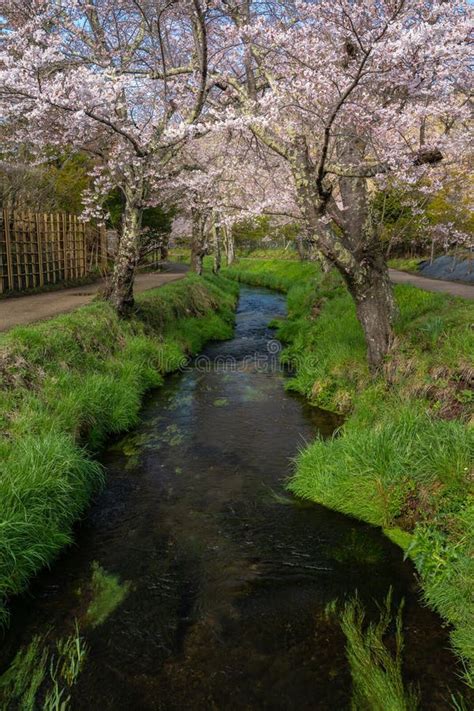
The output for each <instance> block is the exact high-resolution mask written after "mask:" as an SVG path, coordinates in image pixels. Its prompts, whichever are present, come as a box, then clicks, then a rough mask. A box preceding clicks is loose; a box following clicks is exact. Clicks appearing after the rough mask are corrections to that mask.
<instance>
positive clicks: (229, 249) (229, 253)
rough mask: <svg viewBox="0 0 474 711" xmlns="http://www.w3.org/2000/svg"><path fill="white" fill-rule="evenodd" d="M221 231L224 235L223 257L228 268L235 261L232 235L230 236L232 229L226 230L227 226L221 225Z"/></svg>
mask: <svg viewBox="0 0 474 711" xmlns="http://www.w3.org/2000/svg"><path fill="white" fill-rule="evenodd" d="M222 231H223V234H224V249H225V257H226V264H227V266H228V267H230V266H231V264H233V262H234V260H235V242H234V235H233V234H232V228H230V229H229V228H228V227H227V225H223V227H222Z"/></svg>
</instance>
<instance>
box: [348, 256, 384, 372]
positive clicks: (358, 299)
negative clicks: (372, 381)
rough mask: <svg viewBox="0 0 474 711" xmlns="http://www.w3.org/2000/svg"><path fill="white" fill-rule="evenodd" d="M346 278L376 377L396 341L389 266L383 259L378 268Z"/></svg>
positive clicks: (367, 268) (371, 369) (374, 266)
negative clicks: (355, 277) (394, 339)
mask: <svg viewBox="0 0 474 711" xmlns="http://www.w3.org/2000/svg"><path fill="white" fill-rule="evenodd" d="M343 276H344V278H345V280H346V283H347V286H348V289H349V292H350V294H351V296H352V298H353V299H354V302H355V307H356V314H357V318H358V320H359V322H360V324H361V326H362V329H363V331H364V335H365V340H366V344H367V361H368V364H369V368H370V371H371V372H372V373H373V374H376V373H377V372H378V371H379V370H380V368H381V366H382V364H383V361H384V359H385V356H386V355H387V353H388V352H389V350H390V347H391V345H392V342H393V332H392V322H393V317H394V313H395V304H394V299H393V292H392V286H391V283H390V278H389V275H388V270H387V267H386V265H385V264H384V263H383V261H382V260H380V262H379V263H377V264H375V265H374V264H371V265H369V266H367V267H366V268H365V269H364V271H363V273H362V276H360V275H359V276H358V278H357V279H352V278H351V277H350V276H348V275H347V273H346V274H343Z"/></svg>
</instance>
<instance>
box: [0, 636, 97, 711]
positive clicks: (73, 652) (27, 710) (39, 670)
mask: <svg viewBox="0 0 474 711" xmlns="http://www.w3.org/2000/svg"><path fill="white" fill-rule="evenodd" d="M86 656H87V647H86V645H85V643H84V640H83V638H82V637H81V635H80V632H79V627H78V626H77V622H76V624H75V629H74V632H73V633H72V634H71V635H69V636H68V637H64V638H62V639H59V640H57V641H56V643H55V644H53V642H52V641H51V640H50V639H48V637H47V635H45V636H41V635H36V636H35V637H33V639H32V640H31V642H30V644H28V645H27V646H25V647H21V649H20V650H19V651H18V653H17V654H16V656H15V658H14V660H13V662H12V663H11V665H10V666H9V668H8V669H7V671H6V672H5V673H4V674H3V675H2V676H0V709H1V710H2V711H14V710H15V711H16V710H17V711H35V710H36V709H39V708H41V709H43V711H66V710H67V709H68V708H69V702H70V690H71V688H72V687H73V686H74V684H75V683H76V681H77V679H78V677H79V674H80V673H81V671H82V667H83V665H84V662H85V659H86Z"/></svg>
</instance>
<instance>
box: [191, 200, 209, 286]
mask: <svg viewBox="0 0 474 711" xmlns="http://www.w3.org/2000/svg"><path fill="white" fill-rule="evenodd" d="M205 221H206V218H205V216H204V215H203V214H202V213H201V212H200V211H199V210H196V209H194V208H193V210H192V235H191V271H193V272H195V274H198V275H199V276H201V274H202V269H203V260H204V257H205V255H206V254H207V239H206V232H205V229H204V228H205Z"/></svg>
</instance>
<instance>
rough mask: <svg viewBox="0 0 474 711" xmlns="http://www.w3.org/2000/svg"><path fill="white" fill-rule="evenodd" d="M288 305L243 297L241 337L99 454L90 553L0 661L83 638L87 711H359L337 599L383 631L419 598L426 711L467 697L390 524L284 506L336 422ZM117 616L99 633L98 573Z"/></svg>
mask: <svg viewBox="0 0 474 711" xmlns="http://www.w3.org/2000/svg"><path fill="white" fill-rule="evenodd" d="M285 312H286V306H285V299H284V297H283V296H281V295H279V294H276V293H274V292H270V291H267V290H263V289H250V288H243V289H242V291H241V297H240V301H239V306H238V311H237V321H236V330H235V335H234V338H233V339H232V340H230V341H227V342H223V343H216V344H211V345H209V346H208V347H207V349H206V350H205V352H204V354H203V355H202V356H200V357H199V358H197V359H195V360H194V361H193V362H192V363H191V364H190V366H189V367H188V368H186V369H184V371H183V372H182V373H178V374H176V375H174V376H171V377H170V378H168V379H167V381H166V384H165V385H164V387H162V388H160V389H159V390H157V391H156V392H154V393H152V394H151V395H150V396H149V397H148V399H147V401H146V402H145V404H144V407H143V412H142V420H141V424H140V425H139V427H137V429H136V430H135V431H133V432H132V433H130V434H128V435H127V436H126V437H125V438H124V439H122V440H121V441H119V442H115V443H112V444H111V445H110V447H109V448H108V449H107V450H106V451H105V452H104V454H103V456H102V463H103V465H104V467H105V469H106V475H107V481H106V486H105V488H104V490H103V492H102V493H101V494H100V495H99V496H98V497H97V499H96V501H95V502H94V504H93V505H92V507H91V509H90V511H89V513H88V515H87V517H86V518H85V520H84V521H83V523H82V524H81V525H80V526H78V528H77V531H76V539H75V545H74V546H73V547H71V548H69V549H68V550H67V551H66V552H65V553H64V554H63V555H62V556H61V557H60V559H59V560H58V561H57V562H56V563H55V565H54V566H53V568H52V570H50V571H47V572H45V573H43V574H42V575H41V576H39V578H38V579H37V581H36V582H35V583H34V585H33V586H32V588H31V590H30V592H29V594H28V595H27V596H24V597H23V598H21V599H19V600H17V601H15V603H14V604H13V607H12V624H11V626H10V630H9V632H8V633H7V635H6V637H5V639H4V641H3V644H2V652H1V657H0V662H1V663H2V664H3V666H5V664H6V663H7V661H11V659H12V658H13V657H14V655H15V653H16V651H17V650H18V649H19V648H20V647H21V646H22V645H23V646H24V645H27V644H28V643H29V642H30V641H31V639H32V638H33V636H34V635H37V634H43V635H44V634H47V635H49V638H54V637H55V636H56V637H58V638H59V637H60V636H63V635H65V634H70V633H71V631H73V630H74V626H75V624H76V621H77V624H78V625H79V628H80V630H81V635H83V637H84V639H85V642H86V645H87V656H86V659H85V662H84V665H83V668H82V671H81V673H80V674H79V676H78V679H77V682H76V683H75V685H74V686H73V687H72V689H71V691H70V701H69V708H72V709H73V710H74V711H75V710H76V709H77V710H81V711H82V710H84V711H85V710H86V709H87V710H90V709H94V710H95V709H100V710H101V711H106V710H109V709H111V710H112V709H113V710H116V709H117V710H122V709H144V710H149V709H150V710H151V709H153V710H160V711H161V710H163V711H165V710H166V711H186V709H189V710H190V711H201V710H202V711H204V710H206V711H208V710H211V709H219V710H222V711H232V710H234V709H235V710H243V709H275V710H277V709H285V710H286V709H287V710H290V709H291V710H293V709H298V710H299V711H301V710H303V709H312V710H313V711H314V709H324V710H326V709H327V710H335V711H340V710H341V711H342V710H344V709H350V704H351V675H350V668H349V665H348V662H347V658H346V652H345V637H344V635H343V634H342V632H341V629H340V625H339V624H338V621H337V617H334V615H333V616H331V615H328V614H327V613H326V610H327V606H328V604H329V603H331V602H332V601H334V600H335V599H338V600H339V601H344V600H348V599H350V598H352V597H353V596H354V595H355V593H356V591H357V594H358V596H359V598H360V600H361V602H362V603H363V604H364V606H366V608H367V614H368V616H369V617H371V616H373V617H374V619H376V618H377V614H378V613H377V604H379V605H382V604H383V601H384V600H385V598H386V596H387V594H388V591H389V589H390V588H392V589H393V598H394V603H395V604H398V603H399V602H400V600H401V599H402V598H404V599H405V609H404V616H403V620H404V626H403V629H404V636H405V649H404V676H405V681H406V682H414V683H415V684H416V685H418V686H419V688H420V692H421V705H420V708H422V709H429V710H430V711H433V710H435V711H436V710H437V709H450V708H452V707H451V704H450V696H451V692H452V691H453V690H455V689H456V688H458V687H459V683H460V682H459V680H458V678H457V676H456V673H457V671H458V670H457V669H456V663H455V660H454V658H453V655H452V653H451V652H450V651H449V642H448V635H447V631H446V630H445V629H443V627H442V625H441V622H440V620H439V618H438V617H437V616H436V615H435V614H433V613H432V612H431V611H429V610H428V609H427V608H426V607H423V606H422V605H421V604H420V602H419V593H418V590H417V585H416V579H415V576H414V573H413V569H412V566H411V565H410V564H409V563H404V562H403V558H402V553H401V551H400V550H399V549H398V548H397V547H396V546H394V545H392V544H391V543H390V542H389V541H388V540H387V539H386V538H384V537H383V535H382V534H381V532H380V531H379V530H377V529H375V528H372V527H370V526H367V525H364V524H362V523H359V522H357V521H355V520H352V519H351V518H349V517H346V516H342V515H340V514H338V513H335V512H332V511H329V510H327V509H325V508H323V507H320V506H317V505H311V504H307V503H303V502H299V501H297V500H295V499H293V498H291V497H290V496H289V495H288V494H287V493H286V492H285V481H286V479H287V477H288V476H289V474H290V473H291V471H292V458H293V457H294V456H295V455H296V453H297V451H298V449H299V448H301V447H304V445H305V442H309V441H310V440H311V439H312V438H314V437H315V436H316V435H318V434H319V435H322V436H330V435H331V434H332V433H333V431H334V428H335V427H336V425H337V423H336V422H335V420H334V418H333V417H332V416H331V415H329V414H328V413H324V412H322V411H319V410H317V409H314V408H310V407H309V406H307V405H306V404H305V403H304V401H303V400H302V399H300V398H299V397H296V396H294V395H292V394H290V393H288V392H287V391H285V389H284V379H285V378H286V377H288V376H287V375H286V374H285V373H283V372H282V369H281V368H280V367H279V364H278V349H279V344H278V343H277V342H276V341H275V340H274V335H273V332H272V330H271V329H269V327H268V324H269V322H270V321H271V320H272V319H273V318H275V317H279V316H280V317H281V316H284V315H285ZM97 566H100V569H101V570H103V571H106V572H107V574H110V575H113V576H115V577H116V579H117V580H118V581H120V584H121V585H122V593H123V595H122V597H121V600H120V604H117V605H116V607H115V609H114V610H113V611H112V613H111V614H110V615H108V616H104V619H100V621H99V622H97V619H96V622H95V623H94V624H92V623H89V624H88V623H87V614H86V613H87V605H89V604H90V600H89V599H88V598H87V594H86V591H87V590H88V589H89V588H90V584H91V583H90V581H91V576H92V575H93V571H94V567H95V568H96V569H97ZM89 597H90V596H89Z"/></svg>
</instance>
